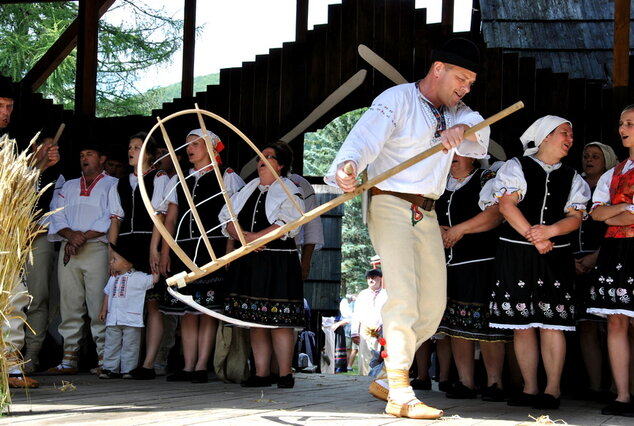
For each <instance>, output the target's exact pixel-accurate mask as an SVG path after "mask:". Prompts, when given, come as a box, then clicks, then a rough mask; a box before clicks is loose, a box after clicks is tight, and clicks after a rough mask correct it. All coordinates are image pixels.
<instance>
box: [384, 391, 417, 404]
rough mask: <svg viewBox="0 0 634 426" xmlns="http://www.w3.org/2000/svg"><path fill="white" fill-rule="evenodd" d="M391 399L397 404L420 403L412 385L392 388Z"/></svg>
mask: <svg viewBox="0 0 634 426" xmlns="http://www.w3.org/2000/svg"><path fill="white" fill-rule="evenodd" d="M389 398H390V400H392V401H394V402H396V403H397V404H410V405H414V404H417V403H419V402H420V401H419V400H418V399H417V398H416V395H415V394H414V390H413V389H412V387H411V386H408V387H406V388H396V389H394V388H391V389H390V396H389Z"/></svg>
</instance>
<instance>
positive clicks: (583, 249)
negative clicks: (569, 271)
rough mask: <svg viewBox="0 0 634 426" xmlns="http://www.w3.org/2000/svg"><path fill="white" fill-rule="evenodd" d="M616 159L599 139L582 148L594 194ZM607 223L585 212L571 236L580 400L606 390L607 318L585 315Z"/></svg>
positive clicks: (603, 395) (600, 395)
mask: <svg viewBox="0 0 634 426" xmlns="http://www.w3.org/2000/svg"><path fill="white" fill-rule="evenodd" d="M617 162H618V160H617V158H616V154H615V153H614V150H613V149H612V147H610V146H608V145H605V144H603V143H601V142H590V143H589V144H586V146H584V147H583V158H582V163H581V164H582V167H583V178H584V179H585V181H586V182H587V183H588V185H589V186H590V190H591V191H592V192H593V193H594V191H595V190H596V187H597V183H598V182H599V178H600V177H601V176H602V175H603V174H604V173H605V172H606V171H607V170H609V169H611V168H612V167H614V166H616V164H617ZM586 207H587V209H588V211H590V210H591V208H592V200H590V201H589V202H588V204H587V206H586ZM606 229H607V225H606V224H605V223H604V222H601V221H598V220H593V218H592V216H590V215H586V217H584V219H583V221H582V222H581V226H580V227H579V230H578V231H577V232H576V234H575V238H574V239H573V253H574V255H575V270H576V271H575V272H576V277H575V290H576V293H577V296H578V307H577V312H578V314H579V315H578V316H577V335H578V336H579V343H580V345H579V346H580V349H581V355H582V357H583V362H584V364H585V367H586V373H587V374H588V388H586V389H579V390H578V396H579V397H581V398H583V399H588V400H597V401H605V398H606V396H607V392H604V391H603V390H602V382H603V374H602V372H603V368H601V367H600V366H602V365H603V360H604V354H605V353H606V350H607V348H606V347H605V341H604V338H603V337H604V333H602V330H603V329H604V328H605V324H606V320H605V318H602V317H601V316H598V315H593V314H588V313H587V312H586V308H587V307H588V306H589V305H588V303H589V302H590V287H592V286H593V285H594V278H595V276H594V274H593V273H592V271H594V267H595V265H596V263H597V257H598V256H599V248H600V246H601V244H602V243H603V236H604V235H605V231H606Z"/></svg>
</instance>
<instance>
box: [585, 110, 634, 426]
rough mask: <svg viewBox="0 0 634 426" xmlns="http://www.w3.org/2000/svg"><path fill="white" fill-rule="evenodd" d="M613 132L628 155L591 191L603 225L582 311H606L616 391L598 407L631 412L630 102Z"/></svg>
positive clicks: (633, 241)
mask: <svg viewBox="0 0 634 426" xmlns="http://www.w3.org/2000/svg"><path fill="white" fill-rule="evenodd" d="M619 135H620V136H621V141H622V143H623V146H624V147H626V148H628V149H629V156H628V158H627V159H626V160H625V161H623V162H622V163H620V164H618V165H617V166H616V167H614V168H612V169H610V170H608V171H607V172H605V173H604V174H603V176H601V178H600V179H599V182H598V183H597V187H596V189H595V191H594V195H593V197H592V201H593V207H592V212H591V214H592V218H593V219H594V220H600V221H604V222H605V223H606V224H607V225H608V229H607V231H606V234H605V238H604V239H603V243H602V244H601V250H600V252H599V258H598V259H597V266H596V268H595V269H596V272H597V274H596V276H595V282H594V285H592V286H591V287H590V299H591V300H590V302H589V306H588V313H590V314H603V315H607V316H608V352H609V355H610V364H611V367H612V377H613V380H614V384H615V386H616V391H617V396H616V399H615V400H614V401H613V402H611V403H610V404H608V405H607V406H606V407H604V408H603V409H602V410H601V412H602V413H603V414H610V415H621V416H627V417H634V404H633V403H632V400H631V395H630V386H631V383H630V382H629V373H630V371H629V369H630V358H631V356H632V354H631V353H630V344H629V340H628V329H629V326H630V322H631V320H632V317H634V264H633V263H632V259H633V258H634V205H633V204H632V202H633V197H634V105H630V106H628V107H626V108H625V109H624V110H623V112H622V113H621V119H620V121H619Z"/></svg>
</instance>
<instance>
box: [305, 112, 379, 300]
mask: <svg viewBox="0 0 634 426" xmlns="http://www.w3.org/2000/svg"><path fill="white" fill-rule="evenodd" d="M366 110H367V108H362V109H358V110H355V111H350V112H348V113H346V114H344V115H342V116H340V117H338V118H336V119H335V120H333V121H332V122H331V123H329V124H328V125H327V126H326V127H324V128H323V129H321V130H319V131H317V132H314V133H307V134H306V135H305V137H304V173H305V174H306V175H309V176H323V175H325V174H326V172H327V170H328V167H329V166H330V163H332V161H333V160H334V158H335V156H336V154H337V151H338V150H339V148H340V147H341V144H342V143H343V141H344V140H345V138H346V137H347V136H348V133H350V130H351V129H352V127H354V125H355V124H356V122H357V121H358V120H359V118H360V117H361V115H363V113H364V112H365V111H366ZM374 255H375V252H374V248H373V247H372V243H371V241H370V236H369V235H368V228H367V226H366V225H364V224H363V221H362V211H361V197H355V198H354V199H352V200H350V201H348V202H346V204H345V207H344V217H343V225H342V247H341V256H342V259H341V295H342V296H343V295H345V294H346V293H358V292H359V291H361V290H363V289H364V288H366V287H367V284H366V282H365V278H364V276H365V272H366V271H367V270H368V269H369V268H370V257H372V256H374Z"/></svg>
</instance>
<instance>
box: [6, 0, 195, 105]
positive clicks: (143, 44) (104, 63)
mask: <svg viewBox="0 0 634 426" xmlns="http://www.w3.org/2000/svg"><path fill="white" fill-rule="evenodd" d="M77 12H78V5H77V2H71V1H66V2H42V3H29V4H7V5H0V74H1V75H4V76H5V77H11V78H12V79H13V80H14V81H20V80H22V78H23V77H24V76H25V75H26V73H27V72H28V71H29V70H30V69H31V68H32V67H33V65H35V63H36V62H37V61H38V60H39V59H40V58H41V57H42V56H43V55H44V54H45V53H46V51H47V50H48V49H49V47H50V46H52V45H53V43H54V42H55V41H56V40H57V39H58V37H59V36H60V34H62V33H63V32H64V31H65V30H66V28H67V27H68V25H70V23H71V22H73V20H74V19H75V18H76V17H77ZM107 17H111V19H110V20H108V19H106V18H107ZM117 17H121V18H117ZM123 17H125V18H123ZM111 21H112V22H111ZM119 21H120V22H119ZM113 22H114V23H113ZM182 27H183V22H182V20H178V19H174V18H172V17H170V16H167V13H166V12H165V11H164V9H157V8H156V7H152V3H151V2H147V1H146V2H144V1H138V0H134V1H132V0H118V1H117V2H116V3H115V4H114V5H113V6H112V7H111V8H110V9H109V11H108V12H106V14H105V15H104V17H103V18H102V19H101V20H100V21H99V36H98V37H99V44H98V61H99V63H98V69H97V115H98V116H116V115H129V114H148V113H149V106H150V105H153V102H154V99H153V98H152V96H156V93H154V94H153V93H149V94H147V95H141V94H139V93H138V92H137V91H136V90H135V89H134V83H135V82H136V81H137V79H138V78H139V77H138V72H139V71H141V70H144V69H145V68H148V67H150V66H153V65H158V64H163V63H166V62H168V61H170V60H171V57H172V55H173V54H174V52H175V51H176V50H177V49H178V48H179V47H180V44H181V37H182V36H181V34H182ZM76 58H77V53H76V50H73V51H72V52H71V54H70V55H69V56H68V57H66V59H65V60H64V61H63V62H62V63H61V64H60V65H59V66H58V67H57V69H56V70H55V71H54V72H53V74H51V76H50V77H49V78H48V79H47V80H46V82H45V83H44V84H43V85H42V86H41V87H40V88H39V90H38V92H40V93H42V94H43V96H44V97H45V98H49V99H52V100H53V102H55V103H59V104H62V105H64V107H65V108H67V109H72V108H73V105H74V98H75V71H76Z"/></svg>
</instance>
